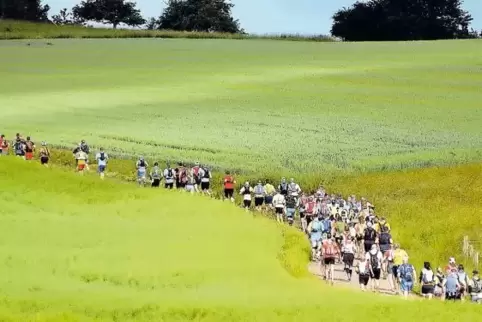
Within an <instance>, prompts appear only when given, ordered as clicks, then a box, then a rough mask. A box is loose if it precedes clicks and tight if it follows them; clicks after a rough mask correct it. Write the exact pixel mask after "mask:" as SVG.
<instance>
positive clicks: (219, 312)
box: [0, 158, 480, 322]
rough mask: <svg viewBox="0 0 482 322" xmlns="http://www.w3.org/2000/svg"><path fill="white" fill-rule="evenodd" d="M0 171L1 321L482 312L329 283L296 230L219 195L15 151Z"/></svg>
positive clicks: (447, 317) (473, 315)
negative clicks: (69, 166) (50, 163)
mask: <svg viewBox="0 0 482 322" xmlns="http://www.w3.org/2000/svg"><path fill="white" fill-rule="evenodd" d="M11 169H15V171H11ZM461 169H462V170H460V171H459V172H454V173H459V174H461V173H464V171H465V170H463V169H464V168H461ZM465 169H467V170H470V169H469V168H465ZM478 170H480V168H479V169H478ZM427 171H428V170H427ZM426 175H427V173H426V172H419V174H418V175H417V174H414V175H412V176H411V178H412V179H413V180H417V178H419V179H420V178H423V177H424V176H426ZM0 176H1V178H2V184H1V186H0V199H1V200H2V201H3V202H2V207H0V217H1V220H2V225H1V226H0V303H1V305H0V320H1V321H49V322H50V321H148V320H150V321H186V320H192V321H274V320H276V321H319V320H320V316H324V315H326V314H328V315H329V317H330V319H334V320H336V321H353V320H354V319H358V320H361V321H365V320H371V319H386V318H387V316H389V317H390V320H391V321H406V320H407V319H412V320H417V321H433V316H435V315H436V316H437V320H438V321H453V320H454V319H457V320H460V321H475V320H476V319H477V316H478V314H480V310H479V308H478V307H477V306H472V305H450V308H447V307H444V305H443V304H442V303H437V302H432V303H430V305H427V304H424V303H420V302H418V301H414V302H406V301H402V300H399V299H397V298H390V297H379V296H374V295H370V294H362V293H353V292H352V291H348V290H344V289H328V288H327V287H326V286H325V285H324V284H323V283H320V282H319V281H318V280H315V279H314V277H311V276H308V275H307V272H306V264H307V259H308V256H307V254H308V251H309V250H308V248H307V244H306V241H305V240H304V237H303V236H302V235H301V234H300V233H298V232H296V231H294V230H290V229H283V230H280V228H279V227H277V225H276V224H275V223H274V222H272V221H270V220H267V219H264V218H262V217H261V218H258V217H253V216H252V215H250V214H247V213H245V212H244V211H242V210H239V209H236V208H234V207H231V206H228V205H225V204H223V203H222V202H219V201H211V200H206V199H204V198H200V197H196V196H193V197H192V198H191V199H190V200H189V202H186V201H187V200H188V199H186V198H190V197H188V196H186V195H181V194H179V193H176V192H172V193H170V192H159V191H152V190H150V189H144V190H141V189H137V188H136V187H135V186H133V185H129V184H122V183H119V182H115V181H105V182H101V181H99V180H97V178H93V177H83V178H82V177H78V176H75V175H74V174H72V173H67V172H63V171H61V170H59V169H45V168H43V167H41V166H40V165H38V164H26V163H25V162H24V161H22V160H17V159H13V158H1V159H0ZM464 176H465V174H464V175H459V176H453V177H452V179H455V178H456V177H457V178H458V180H460V179H462V178H464ZM394 177H395V178H396V177H397V175H393V176H388V177H387V178H386V179H393V178H394ZM442 178H443V177H442ZM365 179H366V180H364V181H366V182H371V180H379V179H380V177H378V178H372V179H370V178H365ZM479 184H480V182H479ZM367 188H369V186H367ZM479 188H480V187H479ZM422 190H423V189H422ZM475 192H477V191H475ZM479 192H480V190H479ZM479 218H480V217H479ZM471 220H472V219H471ZM437 229H438V227H437ZM347 309H349V310H350V312H347ZM327 312H328V313H327Z"/></svg>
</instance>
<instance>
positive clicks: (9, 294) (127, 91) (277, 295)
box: [0, 39, 482, 322]
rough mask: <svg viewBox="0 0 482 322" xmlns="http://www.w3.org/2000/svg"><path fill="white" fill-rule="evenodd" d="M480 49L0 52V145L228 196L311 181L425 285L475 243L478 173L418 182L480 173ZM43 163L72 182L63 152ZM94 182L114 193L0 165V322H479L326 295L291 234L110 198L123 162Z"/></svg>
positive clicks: (260, 44)
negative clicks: (386, 231) (382, 225)
mask: <svg viewBox="0 0 482 322" xmlns="http://www.w3.org/2000/svg"><path fill="white" fill-rule="evenodd" d="M47 42H50V43H51V44H50V45H48V44H47ZM480 46H481V43H480V41H476V40H474V41H439V42H413V43H401V42H400V43H313V42H311V43H310V42H296V43H295V42H283V41H268V40H266V41H263V40H243V41H239V40H220V39H213V40H185V39H120V40H93V39H90V40H78V39H77V40H74V39H72V40H49V41H46V40H35V41H32V40H29V41H27V40H25V41H0V60H1V61H2V62H4V63H3V64H1V65H0V106H1V107H2V110H1V112H2V120H4V121H3V122H2V125H1V128H0V132H2V133H5V134H6V135H7V137H9V138H13V136H14V134H15V133H16V132H21V133H22V134H24V135H31V136H32V139H33V140H34V141H36V142H38V141H42V140H46V141H48V142H49V143H51V144H53V145H54V146H56V147H68V148H72V147H73V145H74V144H76V143H78V141H79V140H80V139H81V138H83V139H86V140H87V141H88V142H89V143H91V144H92V145H93V146H94V148H95V147H99V146H104V147H105V148H106V150H107V152H108V153H110V154H111V155H115V156H117V157H122V158H132V157H135V156H136V155H138V154H143V155H145V156H148V157H149V159H154V158H155V159H157V160H161V161H164V160H171V161H177V160H184V161H187V162H193V161H194V160H200V161H201V162H203V163H208V164H209V165H211V166H213V167H214V168H215V169H216V170H220V169H224V168H229V169H234V170H236V172H239V173H240V174H239V176H238V178H239V181H241V180H242V179H245V178H249V179H251V180H253V179H254V178H256V177H259V176H265V177H271V178H276V179H277V178H279V177H280V176H281V175H282V174H294V175H296V176H297V178H299V179H300V183H301V185H302V187H310V188H311V187H314V186H315V185H317V184H318V183H319V180H322V181H324V183H325V184H326V186H327V187H328V189H329V190H330V191H333V192H338V191H339V192H342V193H343V194H344V195H347V194H353V193H354V194H356V195H357V196H366V197H368V198H369V199H370V200H371V201H373V202H374V203H375V205H376V206H377V212H378V213H379V214H380V215H385V216H387V217H388V219H389V222H390V223H391V224H392V226H393V229H394V237H395V240H397V241H399V242H401V243H402V246H403V247H404V248H406V249H407V250H408V251H409V254H410V256H411V261H413V263H414V264H416V265H417V268H420V264H421V263H422V262H423V261H425V260H429V261H431V262H432V263H433V265H434V266H438V265H443V264H444V262H445V261H446V260H447V257H448V256H452V255H456V256H457V257H458V259H459V261H461V260H462V259H461V258H460V257H459V256H458V254H459V252H460V249H461V242H462V237H463V236H464V235H466V234H468V235H470V236H471V237H474V238H477V237H478V238H482V236H481V235H480V233H479V231H480V227H481V226H482V222H481V219H480V218H482V213H481V210H480V207H477V205H478V203H479V202H480V195H481V193H482V165H481V164H480V163H474V164H465V165H457V166H452V167H439V168H438V167H435V168H429V166H434V165H453V164H455V163H468V162H472V161H476V162H480V158H481V156H482V143H481V142H482V140H481V139H482V130H481V128H480V124H482V114H481V111H482V110H481V109H480V102H481V101H482V91H481V90H480V88H482V73H480V71H481V66H482V55H481V53H482V51H481V48H482V47H480ZM5 62H6V63H5ZM53 159H54V160H53V161H54V163H56V164H57V165H58V164H62V165H69V164H71V163H72V160H71V155H70V153H68V152H65V151H64V152H61V151H59V150H55V155H54V157H53ZM407 168H423V169H415V170H410V169H407ZM401 169H404V170H402V171H400V170H401ZM109 170H110V173H109V174H110V176H115V177H116V178H109V179H108V180H106V181H100V180H98V178H96V177H94V176H85V177H79V176H76V175H74V174H73V173H71V172H68V171H66V169H64V168H61V167H57V166H54V167H52V168H50V169H46V168H43V167H41V166H40V165H38V164H36V163H34V164H28V163H25V162H23V161H22V160H18V159H14V158H10V157H7V158H3V157H2V158H0V179H1V181H0V200H2V201H3V203H2V207H0V219H1V222H0V223H1V225H0V321H49V322H50V321H186V320H193V321H215V322H217V321H263V322H265V321H320V319H323V318H324V317H325V316H326V318H327V319H331V320H335V321H353V320H360V321H365V320H366V321H369V320H370V321H372V320H381V319H389V320H390V321H404V322H405V321H407V320H413V321H433V320H434V317H435V316H436V317H437V320H438V321H441V322H445V321H454V320H458V321H475V320H477V316H478V315H480V308H479V307H477V306H472V305H462V306H459V305H453V306H452V305H451V306H450V307H449V308H447V307H446V304H445V306H444V304H443V303H437V302H435V301H434V302H432V303H430V305H427V304H426V303H420V302H419V301H417V300H415V301H409V302H406V301H402V300H400V299H398V298H391V297H379V296H373V295H370V294H360V293H356V292H353V291H352V290H344V289H330V288H328V287H326V286H325V285H324V284H323V283H320V281H318V280H316V279H315V278H314V277H312V276H310V275H309V274H308V272H307V270H306V266H307V261H308V258H309V255H308V254H309V248H308V247H309V245H308V244H307V242H306V240H305V238H304V236H303V235H301V234H300V233H298V232H297V231H295V230H292V229H288V228H285V227H284V228H280V227H279V226H277V225H276V224H275V223H274V222H272V221H270V220H268V219H266V218H264V217H261V216H253V214H250V213H246V212H244V211H241V210H239V209H236V208H235V207H233V206H232V205H229V204H227V203H226V204H223V203H222V202H220V201H217V200H208V199H206V198H201V197H197V196H188V195H182V194H179V193H176V192H168V191H162V192H160V191H151V190H150V189H144V190H142V189H138V188H137V187H136V186H135V185H132V184H128V183H125V182H124V180H121V179H128V178H132V175H133V168H132V163H130V161H129V162H128V161H125V160H120V159H115V160H112V162H111V163H110V165H109ZM241 172H242V174H241ZM359 172H365V173H364V174H360V173H359ZM218 176H219V171H217V177H216V183H217V184H218V181H219V180H218V178H219V177H218ZM217 188H218V187H216V189H217Z"/></svg>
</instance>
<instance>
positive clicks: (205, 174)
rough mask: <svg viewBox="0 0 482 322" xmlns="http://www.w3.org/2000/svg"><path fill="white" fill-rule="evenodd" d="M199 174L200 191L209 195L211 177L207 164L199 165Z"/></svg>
mask: <svg viewBox="0 0 482 322" xmlns="http://www.w3.org/2000/svg"><path fill="white" fill-rule="evenodd" d="M200 175H201V192H202V193H203V194H205V195H208V196H210V195H211V190H210V188H211V179H212V175H211V171H210V170H209V168H208V167H207V166H203V167H201V171H200Z"/></svg>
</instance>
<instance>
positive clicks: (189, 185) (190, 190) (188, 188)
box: [185, 184, 195, 192]
mask: <svg viewBox="0 0 482 322" xmlns="http://www.w3.org/2000/svg"><path fill="white" fill-rule="evenodd" d="M185 187H186V191H187V192H194V191H195V189H194V185H193V184H187V185H186V186H185Z"/></svg>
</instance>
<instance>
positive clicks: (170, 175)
mask: <svg viewBox="0 0 482 322" xmlns="http://www.w3.org/2000/svg"><path fill="white" fill-rule="evenodd" d="M166 166H167V167H166V168H165V169H164V172H163V174H162V175H163V177H164V187H165V188H166V189H172V188H174V180H175V173H174V169H173V168H171V165H170V164H169V163H168V164H166Z"/></svg>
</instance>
